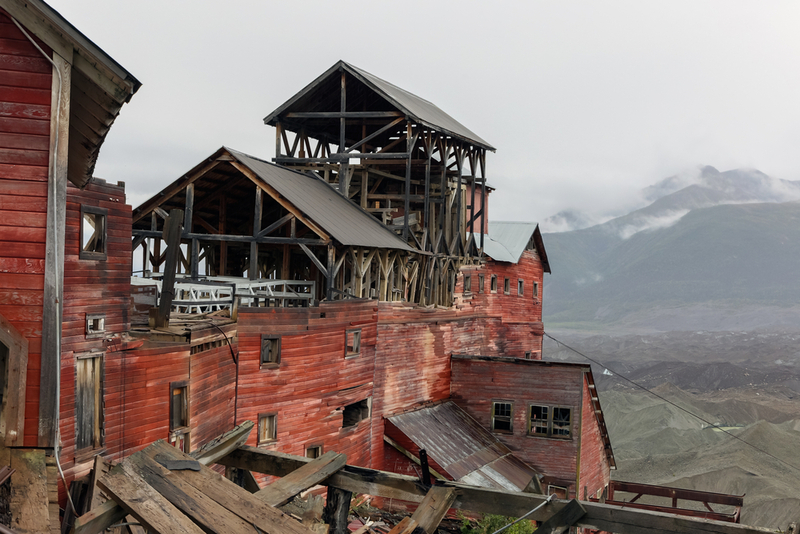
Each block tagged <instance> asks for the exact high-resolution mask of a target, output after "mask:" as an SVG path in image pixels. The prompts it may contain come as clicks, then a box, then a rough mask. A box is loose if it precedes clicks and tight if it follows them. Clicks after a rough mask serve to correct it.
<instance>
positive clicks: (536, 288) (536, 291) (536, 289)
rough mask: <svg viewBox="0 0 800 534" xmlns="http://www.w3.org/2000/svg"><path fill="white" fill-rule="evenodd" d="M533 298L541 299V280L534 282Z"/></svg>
mask: <svg viewBox="0 0 800 534" xmlns="http://www.w3.org/2000/svg"><path fill="white" fill-rule="evenodd" d="M533 300H539V282H534V283H533Z"/></svg>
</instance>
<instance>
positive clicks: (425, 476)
mask: <svg viewBox="0 0 800 534" xmlns="http://www.w3.org/2000/svg"><path fill="white" fill-rule="evenodd" d="M419 464H420V467H421V468H422V483H423V484H425V485H426V486H430V485H431V471H430V468H429V467H428V451H426V450H425V449H420V450H419Z"/></svg>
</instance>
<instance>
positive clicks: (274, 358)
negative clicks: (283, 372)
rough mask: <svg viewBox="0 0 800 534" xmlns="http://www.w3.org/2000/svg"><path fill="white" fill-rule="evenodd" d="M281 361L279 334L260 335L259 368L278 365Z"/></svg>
mask: <svg viewBox="0 0 800 534" xmlns="http://www.w3.org/2000/svg"><path fill="white" fill-rule="evenodd" d="M280 363H281V338H280V336H265V335H262V336H261V368H262V369H269V368H272V367H278V366H279V365H280Z"/></svg>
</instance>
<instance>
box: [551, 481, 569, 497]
mask: <svg viewBox="0 0 800 534" xmlns="http://www.w3.org/2000/svg"><path fill="white" fill-rule="evenodd" d="M547 494H548V495H555V496H556V497H558V498H559V499H566V498H567V488H565V487H563V486H553V485H552V484H548V486H547Z"/></svg>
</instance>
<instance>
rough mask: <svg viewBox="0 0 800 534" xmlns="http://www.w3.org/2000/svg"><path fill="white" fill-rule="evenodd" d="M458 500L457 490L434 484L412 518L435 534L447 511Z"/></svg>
mask: <svg viewBox="0 0 800 534" xmlns="http://www.w3.org/2000/svg"><path fill="white" fill-rule="evenodd" d="M455 500H456V490H455V489H453V488H446V487H444V486H434V487H432V488H431V489H430V491H428V494H427V495H425V499H424V500H423V501H422V503H420V505H419V507H418V508H417V510H416V511H415V512H414V515H412V516H411V519H413V520H414V521H416V522H417V525H418V526H419V527H420V528H422V529H423V530H424V531H425V532H427V533H428V534H433V533H434V532H436V529H437V528H438V527H439V523H441V522H442V518H444V516H445V514H446V513H447V511H448V510H449V509H450V507H451V506H452V505H453V502H455Z"/></svg>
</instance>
